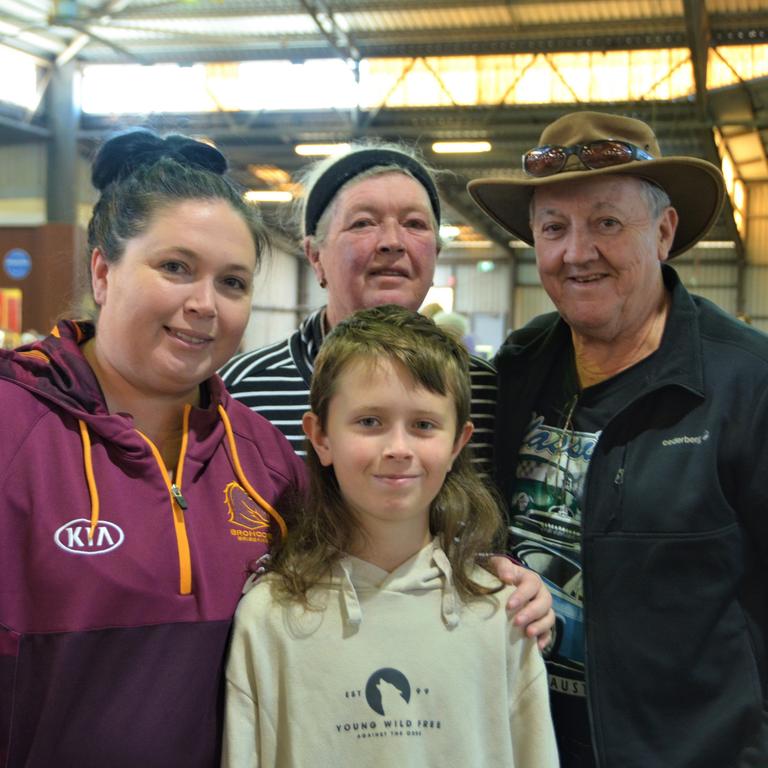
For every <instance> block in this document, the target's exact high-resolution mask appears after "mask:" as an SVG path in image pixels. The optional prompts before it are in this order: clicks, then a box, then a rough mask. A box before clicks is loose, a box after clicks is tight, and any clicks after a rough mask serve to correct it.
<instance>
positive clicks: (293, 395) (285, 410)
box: [219, 307, 496, 471]
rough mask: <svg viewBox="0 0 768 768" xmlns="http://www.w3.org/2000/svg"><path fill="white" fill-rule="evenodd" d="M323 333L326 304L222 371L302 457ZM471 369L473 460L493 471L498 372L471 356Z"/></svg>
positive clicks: (227, 381)
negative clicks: (284, 335) (281, 337)
mask: <svg viewBox="0 0 768 768" xmlns="http://www.w3.org/2000/svg"><path fill="white" fill-rule="evenodd" d="M324 336H325V307H322V308H321V309H318V310H316V311H315V312H313V313H312V314H311V315H309V316H308V317H307V318H306V319H305V320H304V321H303V322H302V324H301V325H300V326H299V328H298V329H297V330H296V331H295V332H294V333H293V334H291V336H290V337H289V338H287V339H285V340H283V341H278V342H276V343H274V344H270V345H269V346H266V347H262V348H261V349H257V350H254V351H252V352H244V353H243V354H241V355H237V356H236V357H233V358H232V360H230V361H229V362H228V363H227V364H226V365H225V366H223V368H222V369H221V371H219V373H220V375H221V377H222V378H223V379H224V383H225V384H226V385H227V389H228V390H229V391H230V393H231V394H232V397H234V398H235V399H236V400H239V401H240V402H241V403H243V405H247V406H248V407H249V408H250V409H251V410H254V411H256V412H257V413H260V414H261V415H262V416H263V417H264V418H265V419H268V420H269V421H271V422H272V424H274V425H275V426H276V427H277V428H278V429H279V430H280V431H281V432H282V433H283V434H284V435H285V436H286V437H287V438H288V440H290V442H291V445H292V446H293V449H294V450H295V451H296V453H298V454H299V455H300V456H305V455H306V450H305V447H304V432H303V431H302V428H301V418H302V416H303V415H304V413H305V412H306V411H308V410H309V385H310V381H311V378H312V369H313V367H314V362H315V357H317V353H318V351H319V349H320V345H321V344H322V343H323V338H324ZM470 374H471V377H472V410H471V418H472V421H473V422H474V425H475V431H474V434H473V435H472V442H471V445H472V447H473V462H475V463H476V465H478V467H479V468H482V469H484V470H485V471H488V468H489V467H490V461H491V456H492V452H493V419H494V412H495V407H496V371H495V369H494V368H493V366H492V365H491V364H490V363H488V362H486V361H485V360H481V359H480V358H479V357H472V358H471V361H470Z"/></svg>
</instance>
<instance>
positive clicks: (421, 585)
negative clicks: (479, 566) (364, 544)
mask: <svg viewBox="0 0 768 768" xmlns="http://www.w3.org/2000/svg"><path fill="white" fill-rule="evenodd" d="M330 588H331V589H337V590H339V591H340V592H341V598H342V604H343V606H344V612H345V619H346V621H347V623H348V624H350V625H353V626H356V625H359V624H361V623H362V621H363V609H362V606H361V600H363V599H364V597H365V593H366V592H380V591H386V592H400V593H403V594H405V593H413V592H428V591H432V590H440V591H441V592H442V599H441V602H440V612H441V615H442V619H443V622H444V623H445V625H446V626H447V627H449V628H453V627H455V626H457V625H458V624H459V613H460V602H459V598H458V594H457V592H456V588H455V586H454V583H453V571H452V569H451V564H450V562H449V561H448V557H447V556H446V554H445V552H443V550H442V549H441V548H440V544H439V542H438V540H437V539H433V540H432V541H431V542H430V543H429V544H427V546H425V547H424V548H423V549H421V550H420V551H419V552H417V553H416V554H415V555H414V556H413V557H411V558H410V559H409V560H407V561H406V562H404V563H403V564H402V565H401V566H399V567H398V568H396V569H395V570H394V571H392V572H391V573H390V572H388V571H385V570H384V569H383V568H379V567H378V566H377V565H373V563H369V562H366V561H365V560H361V559H360V558H357V557H352V556H351V555H348V556H347V557H344V558H342V559H341V560H340V561H339V562H338V563H337V564H336V566H335V567H334V571H333V574H332V578H331V584H330Z"/></svg>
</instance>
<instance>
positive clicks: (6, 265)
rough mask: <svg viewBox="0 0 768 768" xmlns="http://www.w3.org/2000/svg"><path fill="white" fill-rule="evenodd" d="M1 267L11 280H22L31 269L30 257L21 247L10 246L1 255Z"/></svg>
mask: <svg viewBox="0 0 768 768" xmlns="http://www.w3.org/2000/svg"><path fill="white" fill-rule="evenodd" d="M3 269H4V270H5V274H6V275H8V277H10V278H11V280H23V279H24V278H25V277H27V275H29V273H30V272H31V271H32V257H31V256H30V255H29V254H28V253H27V252H26V251H25V250H24V249H23V248H11V250H10V251H8V252H7V253H6V254H5V256H4V257H3Z"/></svg>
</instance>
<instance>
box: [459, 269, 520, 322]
mask: <svg viewBox="0 0 768 768" xmlns="http://www.w3.org/2000/svg"><path fill="white" fill-rule="evenodd" d="M511 275H512V270H511V267H510V265H509V264H505V263H503V262H496V266H495V268H494V269H493V271H491V272H478V270H477V265H475V264H459V265H457V266H456V271H455V276H456V294H455V295H456V298H455V302H454V309H455V310H456V311H457V312H461V313H462V314H465V315H472V314H474V313H475V312H484V313H492V314H506V313H507V312H508V311H509V291H510V279H511Z"/></svg>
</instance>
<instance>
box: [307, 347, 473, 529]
mask: <svg viewBox="0 0 768 768" xmlns="http://www.w3.org/2000/svg"><path fill="white" fill-rule="evenodd" d="M304 425H305V431H306V432H307V434H308V436H309V438H310V440H311V441H312V444H313V446H314V448H315V451H316V452H317V455H318V457H319V459H320V462H321V463H322V464H323V465H324V466H330V465H333V468H334V472H335V473H336V478H337V480H338V482H339V487H340V489H341V492H342V495H343V496H344V500H345V501H346V503H347V504H348V505H349V508H350V510H351V511H352V513H353V514H354V515H355V517H356V518H357V521H358V522H359V523H360V525H361V527H362V528H363V530H364V531H365V532H366V533H369V534H372V535H374V536H375V535H376V534H377V533H383V532H384V531H391V530H392V526H393V525H397V526H404V527H403V528H402V534H403V535H406V536H410V535H414V536H416V535H418V536H421V537H422V538H423V539H424V543H425V544H426V543H427V541H429V506H430V504H431V502H432V500H433V499H434V498H435V496H437V493H438V491H439V490H440V488H441V487H442V484H443V480H444V479H445V475H446V473H447V472H448V470H449V469H450V468H451V465H452V464H453V460H454V459H455V458H456V456H457V455H458V453H459V451H460V450H461V449H462V448H463V446H464V445H465V443H466V442H467V440H469V437H470V435H471V434H472V425H471V424H470V423H469V422H467V424H465V425H463V427H462V429H461V430H460V431H459V437H458V439H457V438H456V431H457V430H456V409H455V405H454V401H453V396H451V395H439V394H437V393H435V392H430V391H429V390H427V389H424V388H423V387H421V386H417V385H416V384H415V383H414V381H413V379H412V378H411V376H410V375H409V374H408V373H407V372H406V371H405V369H403V368H402V367H401V366H399V365H397V364H394V363H392V362H391V361H389V360H382V361H381V362H380V363H378V364H377V365H376V366H374V367H371V366H368V365H364V364H358V363H353V364H352V365H350V366H348V367H347V368H346V370H344V371H343V372H342V374H341V376H339V378H338V380H337V382H336V391H335V394H334V396H333V398H332V399H331V402H330V406H329V410H328V419H327V424H326V429H325V430H323V429H322V428H321V426H320V424H319V421H318V419H317V417H316V416H315V414H313V413H309V414H306V416H305V422H304ZM397 530H398V531H400V530H401V529H400V528H398V529H397Z"/></svg>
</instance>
